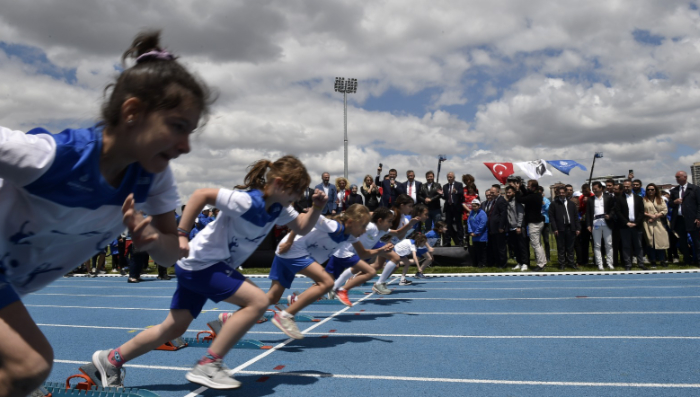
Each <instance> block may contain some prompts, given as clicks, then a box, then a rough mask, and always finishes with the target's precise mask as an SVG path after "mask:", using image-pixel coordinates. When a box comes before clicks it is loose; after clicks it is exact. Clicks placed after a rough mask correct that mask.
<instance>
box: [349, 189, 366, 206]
mask: <svg viewBox="0 0 700 397" xmlns="http://www.w3.org/2000/svg"><path fill="white" fill-rule="evenodd" d="M353 204H360V205H363V204H364V203H363V202H362V196H360V195H359V194H358V193H357V185H351V186H350V194H349V195H348V198H347V199H346V200H345V208H350V206H351V205H353Z"/></svg>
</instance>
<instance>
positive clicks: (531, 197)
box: [508, 178, 547, 272]
mask: <svg viewBox="0 0 700 397" xmlns="http://www.w3.org/2000/svg"><path fill="white" fill-rule="evenodd" d="M518 179H519V178H518ZM508 184H509V185H510V186H513V187H514V188H515V191H516V193H515V200H516V201H517V202H518V203H520V204H523V205H524V206H525V219H524V221H523V226H524V227H527V228H528V234H529V236H530V245H531V246H532V249H533V250H534V251H535V258H536V261H537V267H535V268H534V269H533V271H536V272H538V271H539V272H541V271H542V270H544V267H545V266H546V265H547V256H546V255H545V253H544V249H543V248H542V244H540V235H541V234H542V229H543V228H544V217H543V216H542V195H541V194H540V193H539V192H538V191H537V190H538V188H539V187H540V185H539V184H538V183H537V181H536V180H534V179H530V180H529V181H527V188H526V187H524V186H523V185H522V180H512V181H509V182H508Z"/></svg>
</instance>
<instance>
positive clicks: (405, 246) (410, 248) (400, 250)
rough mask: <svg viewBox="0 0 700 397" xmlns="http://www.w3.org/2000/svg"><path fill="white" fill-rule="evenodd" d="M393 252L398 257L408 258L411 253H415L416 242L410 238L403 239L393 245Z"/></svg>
mask: <svg viewBox="0 0 700 397" xmlns="http://www.w3.org/2000/svg"><path fill="white" fill-rule="evenodd" d="M394 252H396V253H397V254H398V255H399V256H400V257H404V256H410V255H411V253H412V252H416V242H415V241H413V240H412V239H410V238H407V239H403V240H401V241H399V243H398V244H396V245H394Z"/></svg>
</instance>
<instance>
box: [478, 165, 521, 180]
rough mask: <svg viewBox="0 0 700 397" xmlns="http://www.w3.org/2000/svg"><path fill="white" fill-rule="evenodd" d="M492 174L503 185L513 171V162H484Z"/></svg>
mask: <svg viewBox="0 0 700 397" xmlns="http://www.w3.org/2000/svg"><path fill="white" fill-rule="evenodd" d="M484 165H485V166H486V167H488V169H489V170H491V173H492V174H493V176H495V177H496V179H498V181H499V182H501V183H502V184H504V185H505V183H506V179H507V178H508V177H509V176H510V175H513V173H515V171H514V170H513V163H484Z"/></svg>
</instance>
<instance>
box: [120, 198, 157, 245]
mask: <svg viewBox="0 0 700 397" xmlns="http://www.w3.org/2000/svg"><path fill="white" fill-rule="evenodd" d="M134 204H135V201H134V195H133V194H130V195H129V196H128V197H127V198H126V200H124V205H122V214H123V215H124V216H123V217H122V222H123V223H124V226H126V227H127V228H128V229H129V233H131V241H132V242H133V244H134V245H135V246H136V247H137V248H138V249H139V250H140V251H148V249H149V248H150V247H151V246H153V244H154V243H155V242H156V241H158V237H159V236H160V234H159V233H158V231H157V230H156V229H155V228H153V227H151V220H152V219H153V218H151V217H150V216H149V217H146V218H144V216H143V214H142V213H141V212H139V211H136V208H134Z"/></svg>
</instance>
